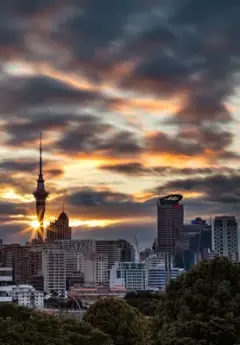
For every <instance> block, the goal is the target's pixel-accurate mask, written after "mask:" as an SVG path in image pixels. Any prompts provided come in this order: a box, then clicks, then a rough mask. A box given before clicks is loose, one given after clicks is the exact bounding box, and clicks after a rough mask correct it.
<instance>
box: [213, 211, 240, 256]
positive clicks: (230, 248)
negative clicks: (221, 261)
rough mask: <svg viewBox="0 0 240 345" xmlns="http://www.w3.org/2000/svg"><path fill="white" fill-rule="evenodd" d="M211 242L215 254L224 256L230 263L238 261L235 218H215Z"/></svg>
mask: <svg viewBox="0 0 240 345" xmlns="http://www.w3.org/2000/svg"><path fill="white" fill-rule="evenodd" d="M213 240H214V252H215V253H217V254H218V255H220V256H226V257H228V258H229V259H230V260H232V261H238V259H239V245H238V223H237V221H236V218H235V217H232V216H221V217H215V219H214V234H213Z"/></svg>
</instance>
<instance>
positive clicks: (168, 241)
mask: <svg viewBox="0 0 240 345" xmlns="http://www.w3.org/2000/svg"><path fill="white" fill-rule="evenodd" d="M181 200H182V195H178V194H172V195H168V196H165V197H163V198H159V199H158V200H157V247H156V249H157V253H158V255H163V254H164V256H165V259H164V260H165V272H166V280H167V281H168V280H170V278H171V267H172V261H173V257H174V255H175V251H176V243H177V239H178V237H179V236H180V234H181V232H182V229H183V217H184V215H183V205H181V204H180V203H179V202H180V201H181Z"/></svg>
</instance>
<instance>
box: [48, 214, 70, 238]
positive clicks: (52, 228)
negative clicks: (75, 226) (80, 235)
mask: <svg viewBox="0 0 240 345" xmlns="http://www.w3.org/2000/svg"><path fill="white" fill-rule="evenodd" d="M71 238H72V228H71V227H70V226H69V218H68V216H67V214H66V213H65V212H64V210H63V211H62V213H61V214H60V215H59V217H58V219H57V220H56V221H55V222H51V223H50V225H49V227H48V229H47V241H48V243H51V242H54V241H56V240H71Z"/></svg>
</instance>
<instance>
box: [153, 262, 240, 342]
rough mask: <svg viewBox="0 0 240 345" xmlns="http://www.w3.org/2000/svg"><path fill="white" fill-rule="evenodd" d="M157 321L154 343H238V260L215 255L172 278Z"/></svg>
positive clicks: (239, 294)
mask: <svg viewBox="0 0 240 345" xmlns="http://www.w3.org/2000/svg"><path fill="white" fill-rule="evenodd" d="M156 321H157V322H156V324H155V327H156V325H157V329H156V328H155V331H157V334H155V336H154V337H153V338H155V339H156V341H155V343H156V344H161V345H237V344H240V265H239V263H232V262H230V261H229V260H228V259H227V258H222V257H219V258H215V259H214V260H210V261H204V262H202V263H200V264H199V265H197V266H196V267H194V268H193V269H192V270H191V271H190V272H189V273H185V274H183V275H181V276H179V277H178V278H177V279H176V280H175V281H171V282H170V283H169V285H168V287H167V289H166V294H165V301H164V303H163V305H162V308H161V310H160V313H159V316H158V317H157V318H156Z"/></svg>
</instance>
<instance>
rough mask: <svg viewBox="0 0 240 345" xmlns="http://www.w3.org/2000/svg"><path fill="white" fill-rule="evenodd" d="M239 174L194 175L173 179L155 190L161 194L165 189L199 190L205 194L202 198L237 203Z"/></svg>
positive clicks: (239, 182) (239, 183)
mask: <svg viewBox="0 0 240 345" xmlns="http://www.w3.org/2000/svg"><path fill="white" fill-rule="evenodd" d="M239 185H240V174H230V175H220V174H218V175H213V176H208V177H195V178H188V179H186V180H184V179H179V180H173V181H170V182H169V183H167V184H166V185H163V186H161V187H159V188H157V189H156V190H155V192H156V193H159V194H162V193H163V192H166V191H179V192H180V193H184V192H200V193H204V194H205V196H204V197H202V199H205V200H208V201H212V202H215V203H239V201H240V188H239Z"/></svg>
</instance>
